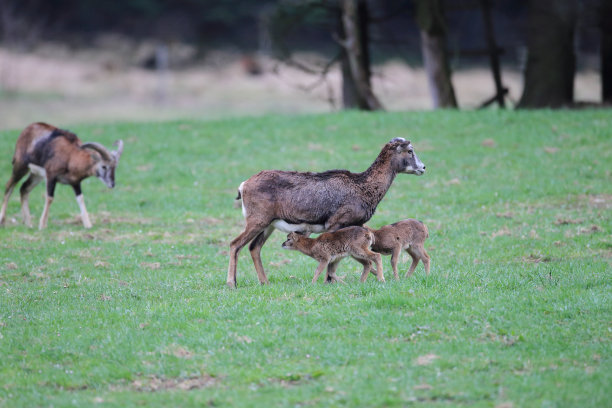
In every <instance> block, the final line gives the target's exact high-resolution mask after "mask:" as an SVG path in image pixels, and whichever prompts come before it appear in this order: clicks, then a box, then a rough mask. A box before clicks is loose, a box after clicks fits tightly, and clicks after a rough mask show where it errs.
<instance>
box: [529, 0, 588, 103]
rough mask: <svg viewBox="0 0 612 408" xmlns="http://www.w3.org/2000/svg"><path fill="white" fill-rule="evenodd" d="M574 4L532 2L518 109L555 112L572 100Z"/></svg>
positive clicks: (550, 0) (573, 1)
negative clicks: (553, 109)
mask: <svg viewBox="0 0 612 408" xmlns="http://www.w3.org/2000/svg"><path fill="white" fill-rule="evenodd" d="M576 16H577V0H531V1H530V7H529V22H528V34H529V37H528V40H527V41H528V43H527V67H526V69H525V81H524V89H523V95H522V96H521V100H520V102H519V105H518V107H519V108H543V107H551V108H558V107H561V106H566V105H570V104H571V103H572V102H573V100H574V75H575V73H576V56H575V54H574V33H575V28H576Z"/></svg>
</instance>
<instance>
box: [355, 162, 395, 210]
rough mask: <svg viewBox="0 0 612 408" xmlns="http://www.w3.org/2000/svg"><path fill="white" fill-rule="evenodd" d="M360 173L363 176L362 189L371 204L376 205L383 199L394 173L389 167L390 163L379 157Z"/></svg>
mask: <svg viewBox="0 0 612 408" xmlns="http://www.w3.org/2000/svg"><path fill="white" fill-rule="evenodd" d="M361 174H362V176H363V191H364V193H366V195H367V197H368V198H369V199H370V200H371V204H374V205H377V204H378V203H380V201H381V200H382V199H383V197H384V196H385V194H386V193H387V190H389V187H391V183H393V180H394V179H395V175H396V173H395V171H394V170H393V169H392V168H391V164H390V163H388V162H385V161H384V160H381V158H380V157H378V158H377V159H376V161H374V163H372V165H371V166H370V168H369V169H367V170H366V171H364V172H363V173H361ZM370 200H368V201H370Z"/></svg>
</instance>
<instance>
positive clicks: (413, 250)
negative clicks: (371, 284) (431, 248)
mask: <svg viewBox="0 0 612 408" xmlns="http://www.w3.org/2000/svg"><path fill="white" fill-rule="evenodd" d="M368 229H369V230H370V231H371V232H372V233H373V234H374V243H373V244H372V247H371V248H372V251H374V252H377V253H380V254H383V255H391V267H392V268H393V275H394V276H395V279H399V275H398V273H397V262H398V260H399V256H400V254H401V252H402V250H403V249H405V250H406V252H408V254H409V255H410V257H411V258H412V264H411V265H410V269H408V272H406V277H409V276H411V275H412V273H413V272H414V269H415V268H416V267H417V264H418V263H419V260H421V261H423V265H424V266H425V272H426V273H427V275H429V255H428V254H427V251H425V247H424V246H423V244H424V242H425V240H426V239H427V238H428V237H429V231H428V230H427V227H426V226H425V224H423V223H422V222H421V221H418V220H414V219H411V218H409V219H406V220H402V221H398V222H396V223H394V224H390V225H385V226H383V227H382V228H380V229H378V230H374V229H372V228H368ZM372 273H374V272H372Z"/></svg>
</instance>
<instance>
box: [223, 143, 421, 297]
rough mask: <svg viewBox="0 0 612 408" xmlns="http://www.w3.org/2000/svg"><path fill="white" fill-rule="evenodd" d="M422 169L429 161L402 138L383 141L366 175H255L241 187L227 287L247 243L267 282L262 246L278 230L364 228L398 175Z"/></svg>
mask: <svg viewBox="0 0 612 408" xmlns="http://www.w3.org/2000/svg"><path fill="white" fill-rule="evenodd" d="M424 172H425V165H424V164H423V163H422V162H421V161H420V160H419V158H418V157H417V155H416V154H415V152H414V148H413V147H412V144H411V143H410V141H407V140H405V139H403V138H399V137H398V138H395V139H393V140H391V141H390V142H389V143H387V144H385V145H384V146H383V148H382V150H381V152H380V154H379V155H378V157H377V158H376V160H374V163H372V165H371V166H370V167H369V168H368V169H367V170H366V171H364V172H362V173H351V172H349V171H346V170H330V171H326V172H323V173H310V172H307V173H300V172H294V171H279V170H266V171H262V172H260V173H258V174H255V175H254V176H252V177H251V178H249V179H248V180H246V181H244V182H243V183H242V184H240V187H239V188H238V197H237V198H238V199H240V198H241V199H242V214H243V215H244V217H245V220H246V226H245V229H244V231H243V232H242V233H241V234H240V235H239V236H238V237H236V238H235V239H234V240H233V241H232V242H231V243H230V251H229V252H230V253H229V266H228V271H227V285H228V286H229V287H232V288H235V287H236V263H237V260H238V253H239V252H240V250H241V249H242V248H243V247H244V246H245V245H246V244H248V243H249V242H250V245H249V250H250V252H251V257H252V258H253V263H254V265H255V270H256V271H257V277H258V278H259V282H260V283H261V284H266V283H268V278H267V277H266V274H265V272H264V269H263V265H262V262H261V248H262V247H263V245H264V244H265V242H266V240H267V239H268V238H269V237H270V234H272V232H273V231H274V229H275V228H276V229H279V230H281V231H284V232H286V233H290V232H297V233H300V234H310V233H321V232H327V231H329V232H334V231H337V230H339V229H340V228H343V227H348V226H352V225H357V226H361V225H363V224H364V223H366V222H367V221H368V220H369V219H370V218H371V217H372V215H373V214H374V211H375V210H376V206H377V205H378V203H380V201H381V200H382V198H383V197H384V196H385V194H386V192H387V190H388V189H389V187H390V186H391V183H392V182H393V180H394V179H395V176H396V175H397V174H398V173H407V174H415V175H417V176H420V175H422V174H423V173H424Z"/></svg>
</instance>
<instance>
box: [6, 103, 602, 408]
mask: <svg viewBox="0 0 612 408" xmlns="http://www.w3.org/2000/svg"><path fill="white" fill-rule="evenodd" d="M25 125H26V124H24V126H25ZM56 125H58V126H62V127H63V126H64V125H63V124H61V123H56ZM69 128H70V130H72V131H75V132H76V133H78V134H79V136H80V137H81V139H82V140H83V141H99V142H102V143H104V144H105V145H107V146H109V145H110V144H111V143H112V142H113V141H114V140H116V139H118V138H121V139H123V140H124V141H125V151H124V154H123V157H122V158H121V162H120V163H119V167H118V170H117V176H116V177H117V186H116V188H115V189H114V190H109V189H107V188H106V187H105V186H104V185H103V184H102V183H101V182H100V181H98V180H96V179H94V178H90V179H88V180H87V181H85V182H84V183H83V191H84V196H85V201H86V204H87V207H88V210H89V212H90V215H91V217H92V221H93V223H94V227H93V228H92V229H90V230H85V229H83V227H82V225H81V222H80V218H79V209H78V205H77V203H76V200H75V199H74V194H73V192H72V189H71V188H70V187H67V186H63V185H59V186H58V187H57V189H56V194H55V196H56V198H55V201H54V203H53V205H52V207H51V211H50V217H49V228H48V229H47V230H44V231H38V230H37V229H28V228H26V227H24V226H23V225H22V224H21V218H20V209H19V198H18V196H19V194H18V191H16V192H15V193H14V194H13V196H12V197H11V201H10V205H9V209H8V221H7V225H6V226H5V227H4V228H0V379H1V380H0V407H33V406H45V407H46V406H54V407H59V406H101V407H102V406H116V407H124V406H159V407H165V406H181V407H189V406H194V407H195V406H197V407H202V406H211V407H212V406H262V407H275V406H283V407H284V406H299V407H306V406H347V407H357V406H367V407H388V406H427V407H431V406H434V407H435V406H470V407H471V406H476V407H498V408H502V407H503V408H510V407H602V406H606V405H608V406H609V404H610V401H611V400H612V391H611V390H612V388H611V387H610V385H611V384H612V347H611V345H612V291H611V289H612V238H611V232H612V219H611V217H612V177H611V170H612V168H611V166H610V163H612V111H610V110H585V111H578V112H576V111H557V112H552V111H533V112H511V111H510V112H506V111H495V110H491V111H478V112H454V111H448V112H446V111H440V112H412V113H376V114H366V113H357V112H349V113H338V114H327V115H313V116H293V117H292V116H267V117H261V118H241V119H233V120H223V121H201V122H199V121H175V122H163V123H153V124H151V123H149V124H146V123H116V124H88V125H78V126H71V127H69ZM18 133H19V130H13V131H1V132H0V158H2V160H1V161H0V182H1V183H2V184H1V185H2V186H4V183H5V182H6V180H7V179H8V176H9V173H10V165H11V162H10V158H11V157H12V154H13V149H14V143H15V140H16V138H17V135H18ZM397 136H400V137H405V138H407V139H410V140H412V142H413V145H414V147H415V150H416V152H417V154H418V155H419V158H420V159H421V160H422V161H423V162H424V163H425V164H426V165H427V173H426V174H425V175H423V176H421V177H416V176H412V175H398V177H397V178H396V179H395V181H394V183H393V185H392V186H391V188H390V190H389V192H388V193H387V195H386V196H385V198H384V199H383V201H382V202H381V204H380V205H379V206H378V209H377V211H376V213H375V215H374V217H373V218H372V219H371V220H370V222H369V225H370V226H373V227H379V226H381V225H384V224H388V223H392V222H395V221H398V220H400V219H403V218H409V217H411V218H418V219H420V220H422V221H423V222H425V223H426V224H427V226H428V227H429V232H430V238H429V239H428V240H427V242H426V244H425V247H426V248H427V250H428V252H429V254H430V255H431V258H432V268H431V274H430V275H429V276H425V273H424V271H423V267H422V264H420V265H419V266H418V267H417V269H416V272H415V275H414V276H413V277H412V278H410V279H404V278H403V273H405V271H406V269H407V267H408V265H409V263H410V262H409V259H408V257H407V255H404V256H403V257H402V261H401V263H400V275H402V279H401V280H399V281H395V280H393V278H392V276H393V275H392V272H391V268H390V266H389V258H388V257H383V265H384V267H385V276H386V278H387V282H386V283H384V284H380V283H378V282H376V280H375V279H374V277H373V276H370V277H369V278H368V280H367V282H366V283H365V284H361V283H360V282H359V274H360V270H361V265H359V264H358V263H357V262H354V261H352V260H345V261H343V262H342V263H341V264H340V267H339V269H338V272H339V275H341V276H342V275H345V281H346V283H345V284H333V285H328V284H324V283H323V278H320V279H319V283H317V284H315V285H312V284H310V280H311V279H312V275H313V273H314V270H315V268H316V262H315V261H314V260H312V259H310V258H307V257H305V256H304V255H301V254H299V253H297V252H293V251H292V252H289V251H284V250H282V249H281V248H280V245H281V243H282V241H283V239H284V234H282V233H279V232H275V233H274V234H273V235H272V237H271V238H270V240H269V241H268V242H267V244H266V246H265V247H264V249H263V252H262V254H263V260H264V266H265V268H266V272H267V274H268V278H269V279H270V285H267V286H260V285H259V283H258V280H257V276H256V273H255V270H254V267H253V264H252V261H251V259H250V255H249V253H248V249H246V248H245V249H243V251H242V252H241V253H240V257H239V262H238V288H237V289H236V290H230V289H227V288H226V285H225V280H226V273H227V263H228V252H227V251H228V244H229V242H230V241H231V239H233V238H234V237H235V236H237V235H238V234H239V233H240V232H241V231H242V228H243V223H244V222H243V217H242V214H241V211H240V210H239V209H237V208H235V207H234V197H235V196H236V189H237V187H238V185H239V184H240V182H242V181H244V180H246V179H247V178H248V177H249V176H251V175H252V174H255V173H257V172H258V171H260V170H263V169H285V170H300V171H324V170H328V169H333V168H345V169H349V170H351V171H356V172H357V171H363V170H365V169H366V168H367V167H368V166H369V165H370V164H371V162H372V161H373V160H374V158H375V157H376V155H377V154H378V152H379V151H380V148H381V147H382V145H383V144H384V143H386V142H387V141H389V140H390V139H391V138H393V137H397ZM43 194H44V188H42V187H37V188H36V189H35V190H34V191H33V193H32V194H31V197H30V207H31V210H32V215H33V220H34V222H35V223H36V224H37V221H38V217H39V216H40V213H41V211H42V205H43Z"/></svg>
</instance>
